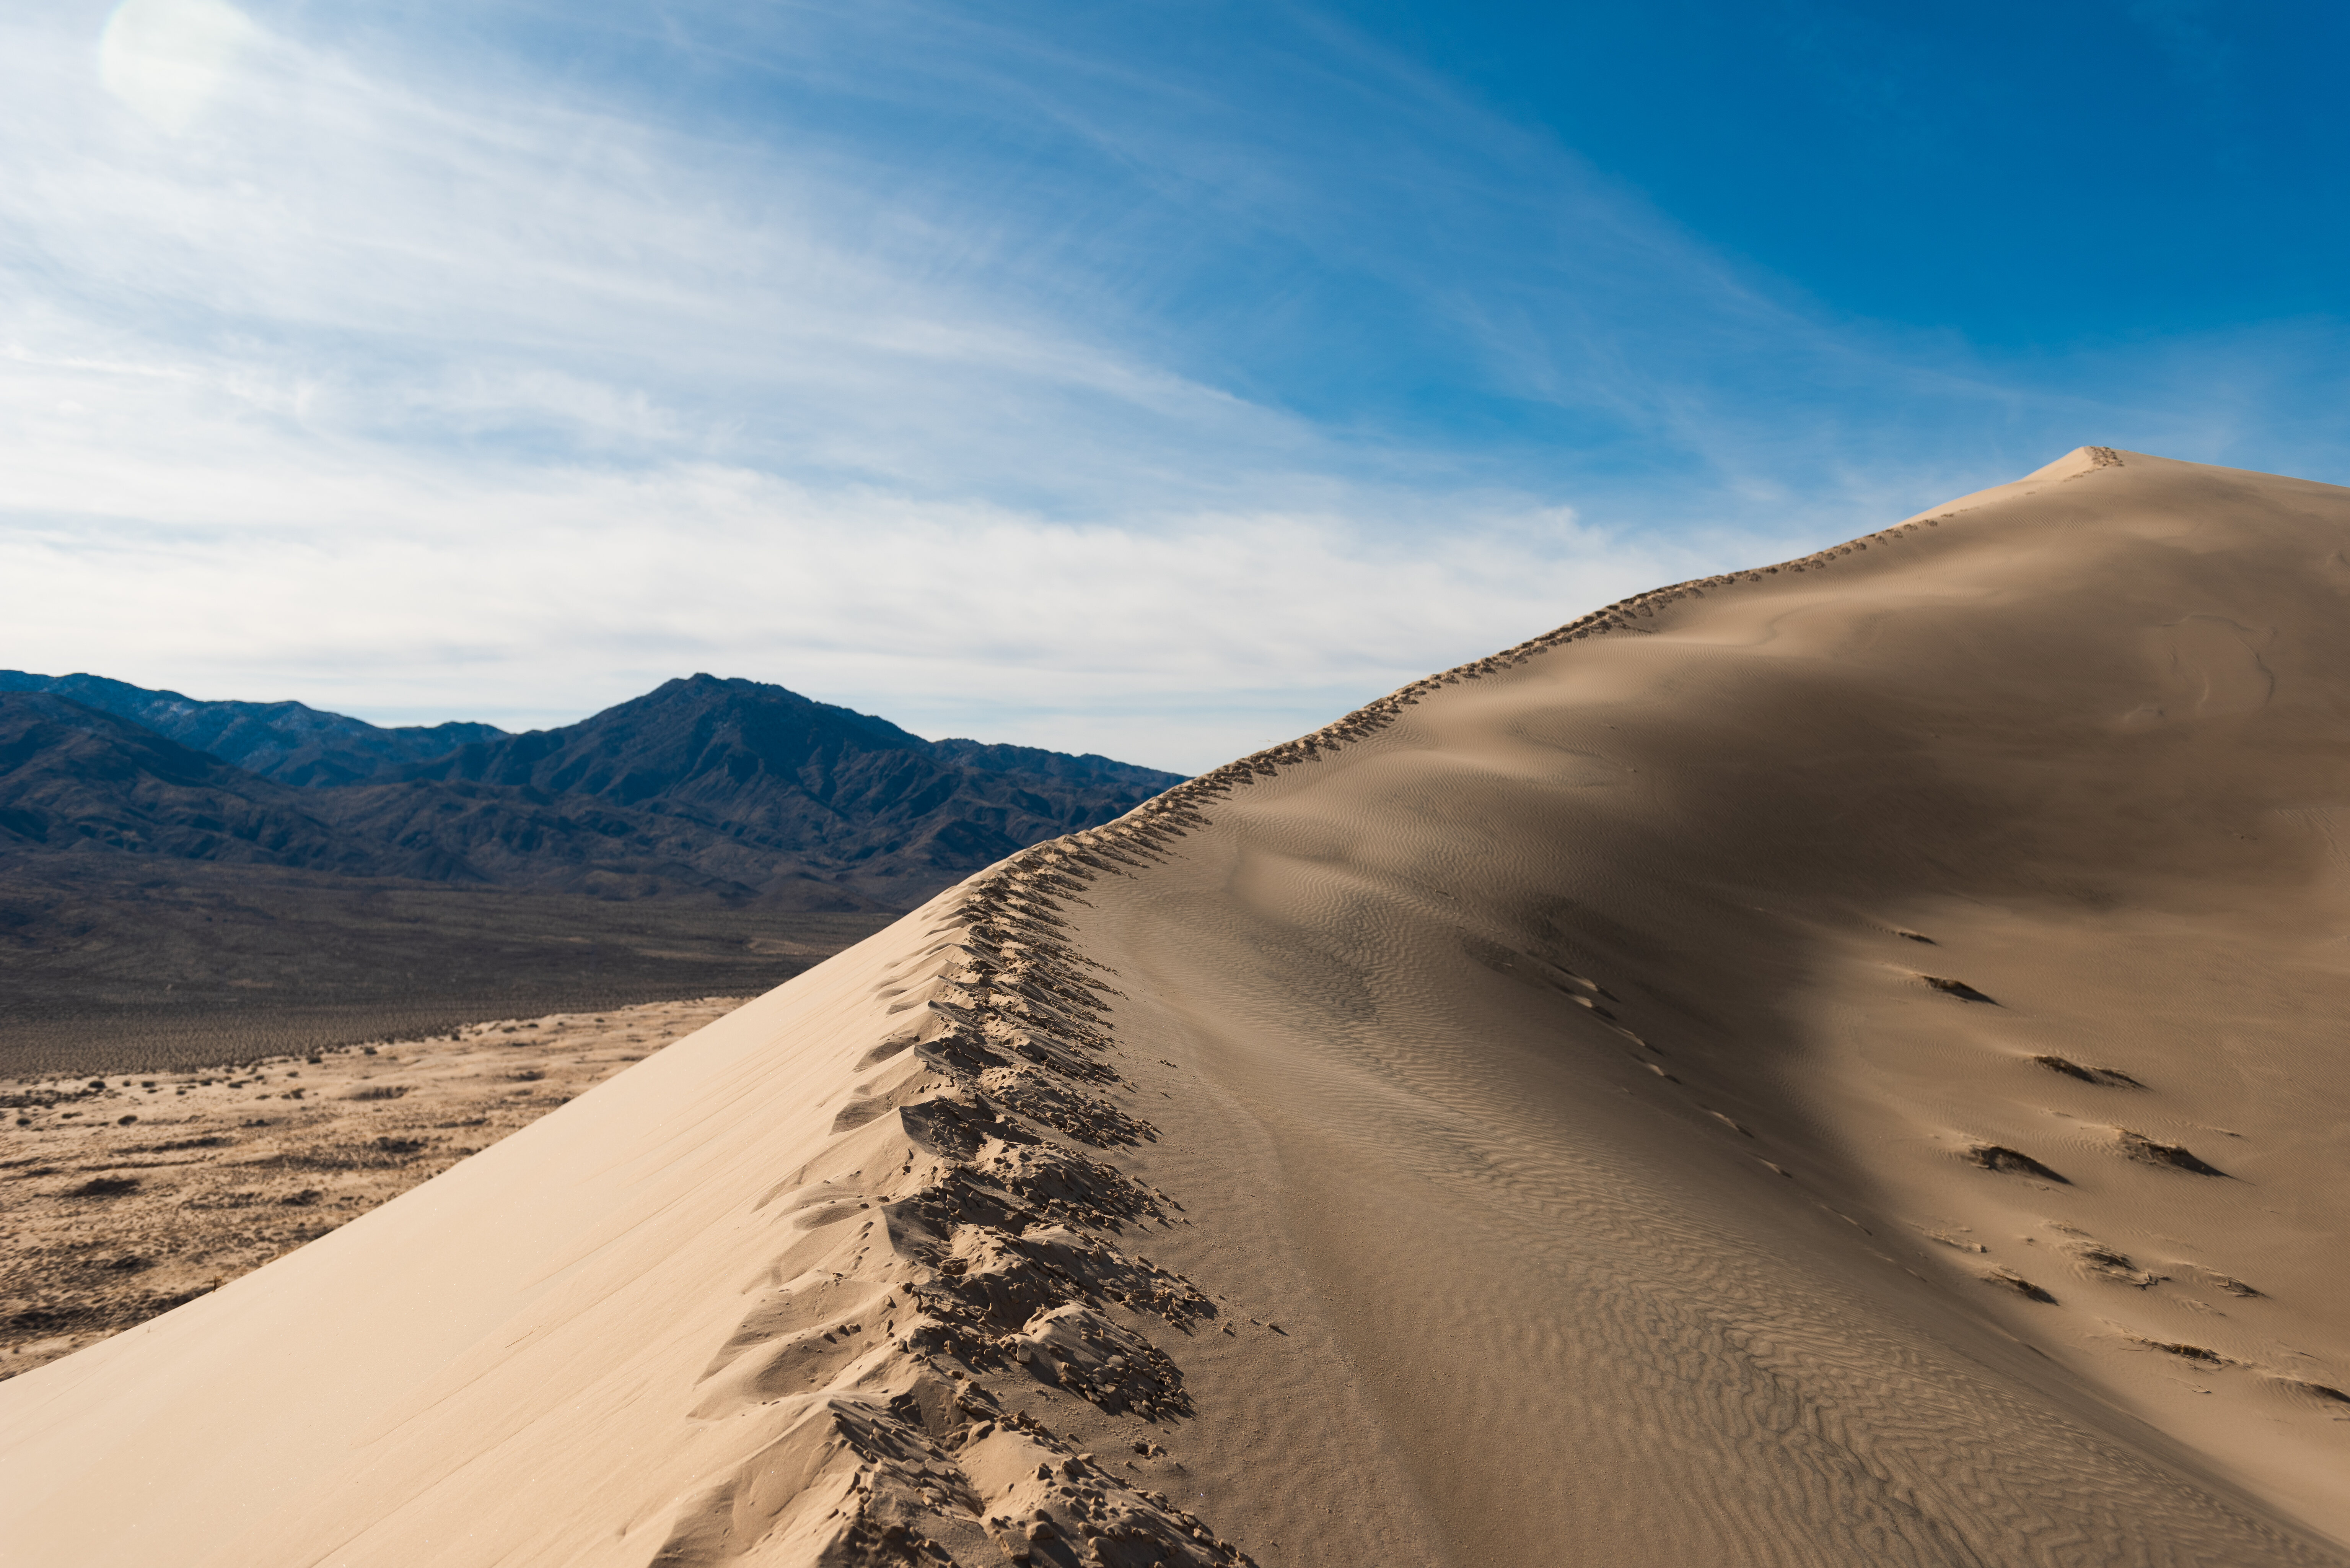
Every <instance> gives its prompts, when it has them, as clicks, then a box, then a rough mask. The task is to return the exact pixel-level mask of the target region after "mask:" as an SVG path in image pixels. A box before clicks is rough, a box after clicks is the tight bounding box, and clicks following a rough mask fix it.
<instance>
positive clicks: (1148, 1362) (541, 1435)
mask: <svg viewBox="0 0 2350 1568" xmlns="http://www.w3.org/2000/svg"><path fill="white" fill-rule="evenodd" d="M2345 719H2350V491H2344V490H2341V489H2337V488H2334V487H2329V486H2325V485H2320V484H2314V483H2303V482H2300V481H2294V480H2289V479H2282V478H2277V477H2274V476H2269V475H2260V474H2251V473H2243V472H2234V471H2228V470H2220V469H2212V468H2206V467H2199V466H2195V465H2190V464H2186V463H2179V462H2168V461H2166V460H2163V459H2159V458H2153V457H2146V456H2141V455H2138V454H2135V453H2130V452H2111V451H2108V450H2106V449H2102V448H2085V449H2082V450H2081V451H2079V452H2074V453H2073V454H2071V455H2070V456H2068V457H2067V458H2065V459H2063V460H2060V461H2059V462H2056V463H2054V464H2051V465H2050V466H2049V467H2048V468H2046V469H2043V470H2041V471H2040V472H2037V473H2034V474H2033V475H2030V476H2028V477H2027V478H2025V479H2023V480H2022V481H2019V482H2017V483H2013V484H2011V485H2005V486H2002V487H2000V488H1998V489H1994V490H1991V491H1986V492H1983V493H1979V494H1976V495H1971V496H1968V497H1965V498H1962V499H1961V500H1959V501H1956V502H1952V503H1950V504H1945V505H1943V506H1939V507H1936V508H1933V509H1932V510H1930V511H1929V512H1927V513H1924V514H1919V515H1918V516H1916V517H1913V518H1910V519H1907V520H1904V521H1903V522H1901V523H1899V524H1894V525H1892V526H1889V527H1887V528H1886V529H1885V530H1883V531H1882V532H1880V533H1877V534H1873V535H1868V536H1866V538H1864V539H1859V540H1855V541H1853V542H1852V543H1850V544H1849V545H1843V546H1838V547H1837V548H1835V549H1833V550H1829V551H1824V552H1822V553H1821V554H1819V555H1818V556H1811V557H1807V558H1805V559H1804V560H1803V561H1800V562H1790V563H1783V564H1780V565H1778V566H1771V567H1762V568H1755V569H1752V570H1749V571H1742V572H1737V573H1732V574H1728V575H1725V576H1719V577H1712V578H1707V579H1703V580H1701V581H1698V582H1694V583H1686V584H1681V585H1678V586H1675V587H1669V588H1664V589H1659V590H1658V591H1656V592H1654V593H1651V594H1645V595H1641V596H1638V597H1636V598H1634V599H1631V600H1627V601H1625V602H1623V603H1621V604H1618V605H1616V606H1613V607H1609V608H1608V609H1607V610H1604V611H1601V612H1598V613H1596V614H1595V615H1593V616H1589V617H1586V618H1582V619H1580V620H1578V621H1576V622H1575V623H1572V624H1571V625H1569V626H1567V627H1565V628H1560V629H1559V630H1558V631H1556V632H1554V633H1550V634H1547V635H1545V636H1544V637H1542V638H1539V639H1534V641H1532V642H1530V643H1527V644H1523V645H1521V646H1519V647H1516V648H1513V649H1507V650H1505V651H1503V652H1501V653H1497V654H1495V655H1493V656H1492V657H1491V658H1489V659H1481V660H1479V661H1478V662H1476V663H1474V664H1471V665H1468V666H1464V667H1462V668H1461V669H1459V670H1452V671H1448V672H1446V673H1444V674H1442V675H1440V676H1435V677H1431V678H1430V679H1429V680H1424V681H1420V682H1418V683H1415V685H1413V686H1411V687H1409V688H1407V689H1405V690H1404V691H1400V692H1398V693H1396V694H1395V695H1394V696H1392V697H1389V698H1386V699H1382V700H1381V701H1378V702H1376V703H1373V704H1372V705H1370V706H1369V707H1367V708H1366V709H1364V710H1362V711H1358V712H1357V713H1355V714H1352V715H1349V716H1348V717H1347V718H1346V719H1344V720H1341V721H1339V722H1336V723H1335V724H1333V725H1332V726H1330V727H1329V728H1328V729H1326V730H1325V731H1322V732H1316V733H1315V734H1314V735H1311V736H1308V737H1305V738H1304V739H1302V740H1300V741H1298V742H1293V743H1291V744H1288V745H1284V746H1281V747H1277V748H1274V749H1273V750H1271V751H1269V752H1266V753H1259V754H1257V755H1255V756H1253V757H1250V758H1246V759H1243V760H1242V761H1241V762H1238V763H1233V764H1232V765H1231V766H1229V767H1226V768H1224V769H1221V770H1219V771H1218V772H1216V773H1214V774H1208V775H1205V776H1204V777H1202V778H1200V779H1197V780H1193V781H1191V782H1190V783H1188V784H1182V785H1179V786H1177V787H1176V788H1175V789H1173V790H1170V792H1169V793H1168V794H1164V795H1161V796H1159V797H1158V798H1157V799H1156V800H1153V801H1151V802H1150V803H1149V804H1147V805H1142V806H1140V807H1138V808H1137V809H1136V810H1135V811H1133V812H1132V813H1130V814H1129V815H1127V816H1125V817H1122V818H1120V819H1119V820H1118V821H1117V822H1114V823H1111V824H1109V825H1108V826H1104V827H1100V828H1096V829H1092V830H1089V831H1087V832H1084V833H1080V834H1076V835H1073V836H1069V837H1066V838H1063V839H1058V840H1055V841H1052V842H1049V843H1047V844H1044V845H1040V846H1036V847H1035V848H1033V849H1030V850H1026V851H1024V852H1022V853H1020V854H1019V855H1016V856H1014V857H1012V858H1010V859H1009V860H1007V861H1005V862H1003V863H1002V864H1001V865H999V866H997V867H993V868H992V869H990V870H988V871H985V872H983V873H981V874H979V875H977V876H975V877H972V878H970V879H969V880H967V881H965V882H964V883H962V884H961V885H960V886H958V887H956V888H951V889H950V890H949V891H947V892H946V893H944V894H941V896H939V897H938V898H934V899H932V900H931V901H930V902H929V903H928V904H926V905H925V906H924V907H922V908H921V909H918V910H916V911H915V912H914V913H912V914H910V915H909V916H907V917H906V918H905V919H901V920H899V922H897V923H896V924H895V925H893V926H890V927H889V929H885V930H883V931H881V932H879V934H877V935H874V936H872V937H870V938H868V939H866V940H863V941H862V942H860V943H859V944H858V945H857V946H855V947H853V948H851V949H850V950H847V951H846V952H844V953H842V954H840V955H839V956H837V957H836V958H833V959H831V960H829V961H826V962H824V963H823V964H821V965H819V966H817V967H816V968H815V969H813V970H810V971H808V972H806V973H805V974H802V975H800V976H798V977H797V978H795V979H794V980H792V981H789V982H788V983H786V984H785V985H783V986H781V987H780V988H778V989H776V990H775V991H774V992H769V993H768V994H766V995H765V996H764V997H761V998H759V999H758V1000H756V1001H754V1002H751V1003H749V1004H747V1005H745V1006H743V1007H742V1008H740V1009H738V1010H736V1011H733V1012H729V1013H727V1014H726V1015H725V1016H723V1017H721V1018H718V1019H716V1020H715V1021H714V1022H712V1023H710V1024H708V1025H707V1026H706V1027H704V1028H702V1029H701V1030H700V1031H699V1032H698V1033H694V1034H692V1035H691V1036H690V1037H688V1038H686V1039H684V1040H682V1041H681V1042H679V1043H678V1044H675V1045H673V1046H671V1047H670V1048H668V1049H667V1050H664V1051H661V1052H660V1053H659V1054H655V1055H651V1056H650V1057H649V1058H648V1059H647V1060H645V1061H642V1062H639V1063H637V1064H634V1065H632V1066H630V1067H629V1068H628V1070H626V1071H625V1072H622V1073H619V1075H617V1076H613V1077H611V1078H609V1079H608V1080H606V1081H604V1082H603V1083H601V1084H599V1085H598V1086H596V1087H594V1088H592V1089H589V1090H587V1092H586V1093H584V1094H581V1095H580V1096H578V1097H577V1098H576V1099H574V1100H572V1101H571V1102H570V1103H569V1104H567V1105H565V1106H563V1107H562V1108H561V1109H559V1110H557V1111H556V1112H554V1113H553V1114H550V1115H547V1116H544V1117H541V1118H539V1119H537V1120H536V1121H534V1122H532V1123H531V1125H529V1126H527V1127H524V1128H522V1129H521V1130H520V1131H517V1132H515V1133H514V1134H512V1135H511V1136H509V1137H504V1139H502V1140H501V1141H498V1142H496V1143H494V1144H493V1145H491V1146H490V1147H487V1148H486V1149H484V1151H483V1152H481V1153H479V1154H476V1155H473V1157H471V1158H465V1159H463V1160H462V1161H460V1162H458V1163H456V1164H454V1165H453V1166H452V1167H451V1168H449V1169H448V1170H446V1171H445V1172H443V1173H442V1174H441V1175H439V1176H437V1177H435V1178H433V1179H432V1180H430V1181H427V1182H425V1183H424V1184H423V1185H421V1186H420V1187H417V1188H415V1189H413V1190H411V1191H410V1192H408V1193H406V1194H404V1195H403V1196H401V1197H400V1198H397V1199H393V1200H392V1201H390V1202H389V1203H386V1204H383V1205H382V1206H381V1207H380V1208H377V1209H375V1210H371V1211H369V1212H368V1213H366V1214H364V1215H362V1216H361V1217H360V1218H359V1219H357V1220H353V1221H352V1222H350V1223H348V1224H347V1225H344V1226H342V1227H340V1228H339V1229H338V1230H335V1231H333V1232H332V1233H331V1234H328V1235H326V1236H324V1237H322V1238H321V1239H319V1240H317V1241H313V1242H311V1243H309V1244H308V1245H306V1246H303V1247H301V1248H299V1249H298V1250H296V1251H293V1252H291V1253H289V1254H288V1255H286V1256H285V1257H283V1258H280V1259H279V1260H277V1261H276V1262H272V1263H270V1264H268V1265H267V1266H266V1267H264V1268H261V1269H259V1270H257V1271H256V1272H253V1273H250V1274H248V1275H245V1276H244V1277H243V1278H240V1279H236V1280H234V1281H232V1282H229V1283H227V1284H226V1285H225V1286H224V1288H222V1289H220V1290H218V1291H216V1292H213V1293H209V1294H205V1295H203V1296H202V1297H200V1298H199V1299H197V1300H194V1301H192V1302H191V1303H188V1304H186V1305H184V1306H182V1307H180V1308H178V1309H177V1310H174V1311H172V1312H170V1313H168V1314H164V1315H162V1316H161V1317H158V1318H155V1319H153V1320H152V1321H151V1322H147V1323H145V1324H140V1326H138V1327H136V1328H134V1329H131V1330H130V1331H128V1332H125V1333H122V1334H117V1335H115V1336H114V1337H112V1338H110V1339H108V1340H106V1341H104V1342H102V1343H100V1344H98V1345H93V1346H91V1347H89V1348H88V1349H85V1350H82V1351H79V1352H78V1353H77V1354H74V1355H68V1356H66V1357H64V1358H63V1359H61V1360H58V1361H56V1362H54V1363H52V1364H50V1365H47V1366H41V1367H38V1368H37V1369H36V1370H34V1371H31V1372H29V1373H26V1374H25V1375H24V1376H17V1377H14V1378H11V1379H9V1380H7V1381H6V1382H5V1383H0V1489H5V1493H4V1495H5V1517H6V1518H7V1520H8V1521H9V1526H8V1530H7V1532H6V1541H5V1546H0V1552H5V1556H6V1560H7V1561H9V1562H11V1563H40V1564H56V1565H59V1568H63V1565H67V1564H72V1565H74V1568H94V1565H99V1564H118V1563H119V1564H132V1563H137V1564H148V1563H157V1562H171V1563H186V1564H205V1565H215V1568H229V1565H232V1564H234V1565H239V1568H243V1565H251V1564H270V1565H276V1564H295V1563H304V1564H307V1563H338V1564H386V1565H390V1564H399V1565H403V1568H405V1565H412V1564H417V1563H433V1564H491V1563H499V1564H519V1563H546V1564H557V1563H560V1564H575V1563H576V1564H606V1563H608V1564H613V1565H616V1568H619V1565H625V1568H645V1565H647V1564H660V1565H661V1568H687V1565H715V1564H732V1563H742V1564H763V1565H764V1564H803V1563H806V1564H815V1563H827V1564H833V1563H839V1564H850V1563H854V1564H865V1563H931V1564H939V1563H961V1564H983V1563H1002V1562H1007V1561H1009V1562H1014V1563H1049V1564H1054V1565H1055V1568H1064V1565H1074V1564H1078V1563H1088V1564H1091V1563H1100V1564H1108V1565H1111V1568H1144V1565H1147V1564H1153V1563H1159V1564H1167V1565H1170V1568H1173V1565H1176V1564H1204V1563H1240V1562H1255V1563H1263V1564H1265V1565H1266V1568H1289V1565H1295V1568H1306V1565H1314V1568H1337V1565H1340V1564H1345V1565H1348V1568H1357V1565H1360V1564H1367V1563H1382V1564H1384V1563H1393V1564H1421V1563H1453V1564H1463V1565H1469V1564H1475V1565H1479V1568H1484V1565H1489V1564H1529V1565H1532V1564H1556V1563H1590V1564H1602V1563H1605V1564H1608V1565H1610V1568H1627V1565H1632V1568H1668V1565H1683V1564H1713V1563H1738V1564H1789V1565H1794V1564H1855V1565H1857V1564H1885V1563H1920V1564H1927V1563H1930V1564H2002V1565H2005V1564H2020V1563H2079V1564H2110V1563H2149V1564H2151V1563H2176V1564H2182V1565H2183V1564H2190V1563H2191V1564H2215V1563H2226V1564H2272V1563H2273V1564H2286V1563H2309V1564H2317V1563H2336V1564H2338V1563H2350V1480H2345V1478H2350V1394H2345V1392H2344V1390H2345V1389H2350V1288H2345V1287H2350V1263H2345V1257H2350V1251H2345V1246H2344V1241H2343V1236H2344V1219H2345V1214H2350V1073H2345V1045H2344V1043H2343V1035H2342V1020H2343V1019H2344V1018H2345V1016H2350V848H2345V835H2350V817H2345V808H2350V768H2345V749H2344V744H2343V740H2342V736H2343V734H2344V726H2345Z"/></svg>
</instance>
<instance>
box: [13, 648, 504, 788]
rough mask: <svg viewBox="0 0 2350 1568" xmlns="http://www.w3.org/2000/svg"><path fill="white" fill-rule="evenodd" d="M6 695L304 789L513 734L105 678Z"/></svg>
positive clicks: (18, 679) (17, 673)
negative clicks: (217, 697)
mask: <svg viewBox="0 0 2350 1568" xmlns="http://www.w3.org/2000/svg"><path fill="white" fill-rule="evenodd" d="M0 691H47V692H50V693H53V694H54V695H57V696H59V697H67V698H70V699H72V700H73V701H76V702H78V703H80V704H81V705H82V706H83V707H85V708H95V709H97V710H98V711H99V712H101V713H111V714H113V715H114V716H115V717H116V718H118V719H128V720H129V721H130V722H132V723H134V724H138V725H140V726H141V727H143V728H145V729H149V730H152V731H153V732H155V733H157V734H159V735H162V736H165V737H167V738H169V739H171V740H174V741H177V742H180V743H181V744H182V745H183V746H188V747H191V748H192V749H193V750H196V751H199V752H203V753H206V754H207V755H210V756H214V757H218V758H219V759H220V760H221V761H223V762H224V763H235V764H236V765H237V766H238V767H241V768H243V769H244V770H245V771H246V772H247V773H253V774H260V775H261V776H262V777H263V778H265V779H274V780H276V782H277V783H279V784H293V785H296V786H298V787H304V788H317V787H321V786H328V785H334V784H353V783H357V782H358V781H359V780H362V779H369V778H373V777H375V776H377V775H378V774H383V773H386V772H388V771H390V769H393V768H396V767H398V766H400V764H402V763H415V762H422V761H423V760H425V759H426V758H428V757H437V756H441V755H442V754H443V753H448V752H452V751H454V750H456V749H457V748H458V747H459V746H462V745H464V744H466V743H467V742H475V741H488V740H494V739H496V738H497V737H498V736H501V735H503V734H504V733H505V732H504V730H501V729H499V728H498V727H497V726H496V725H494V724H474V723H464V722H453V723H447V724H431V725H404V726H401V727H399V728H395V729H385V728H382V727H380V726H378V725H375V724H370V723H369V722H366V721H365V720H363V719H353V718H349V717H347V716H346V715H344V714H341V713H328V712H324V711H320V710H318V709H317V708H312V707H309V706H307V705H306V704H304V703H300V702H233V701H232V702H205V701H199V700H197V699H196V698H193V697H185V696H182V695H181V694H180V693H179V692H177V691H150V690H148V689H147V688H146V687H143V686H133V685H131V684H130V683H129V682H128V681H123V680H108V679H107V678H106V677H105V676H103V675H36V674H33V673H31V672H30V671H28V670H0Z"/></svg>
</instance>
